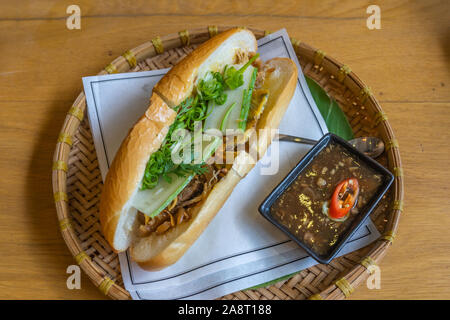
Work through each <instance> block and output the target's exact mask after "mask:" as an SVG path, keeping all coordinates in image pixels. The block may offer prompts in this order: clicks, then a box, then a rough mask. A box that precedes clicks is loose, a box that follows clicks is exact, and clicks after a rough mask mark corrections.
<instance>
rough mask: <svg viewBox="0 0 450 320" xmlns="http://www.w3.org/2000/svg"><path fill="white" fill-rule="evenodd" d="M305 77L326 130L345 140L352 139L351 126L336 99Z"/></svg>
mask: <svg viewBox="0 0 450 320" xmlns="http://www.w3.org/2000/svg"><path fill="white" fill-rule="evenodd" d="M305 78H306V83H307V84H308V87H309V90H310V91H311V95H312V96H313V98H314V101H315V102H316V105H317V108H319V111H320V114H321V115H322V117H323V119H324V120H325V123H326V124H327V128H328V131H330V132H331V133H334V134H335V135H337V136H340V137H341V138H343V139H346V140H351V139H353V131H352V127H351V126H350V124H349V123H348V120H347V117H346V116H345V114H344V112H343V111H342V110H341V108H339V106H338V104H337V103H336V101H334V100H333V99H331V98H330V97H329V96H328V94H327V93H326V92H325V91H324V90H323V89H322V88H321V87H320V86H319V85H318V84H317V83H316V82H315V81H314V80H312V79H311V78H308V77H305Z"/></svg>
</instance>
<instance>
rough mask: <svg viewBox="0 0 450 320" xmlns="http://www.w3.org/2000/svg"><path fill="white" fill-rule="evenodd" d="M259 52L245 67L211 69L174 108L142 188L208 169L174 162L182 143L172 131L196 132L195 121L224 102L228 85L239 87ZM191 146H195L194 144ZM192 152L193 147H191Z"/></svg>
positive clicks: (242, 124)
mask: <svg viewBox="0 0 450 320" xmlns="http://www.w3.org/2000/svg"><path fill="white" fill-rule="evenodd" d="M258 56H259V54H256V55H255V56H253V57H252V58H251V59H250V60H249V61H248V62H247V63H246V64H245V65H244V66H242V67H241V68H240V69H239V70H236V69H235V68H234V67H228V66H225V68H224V71H223V73H220V72H208V73H207V74H206V75H205V77H204V79H202V80H200V81H199V82H198V85H197V88H196V91H195V94H194V96H192V97H189V98H187V99H186V100H184V101H183V102H182V103H180V104H179V105H178V106H176V107H175V108H174V110H175V111H176V112H177V116H176V118H175V121H174V123H173V124H172V125H171V126H170V127H169V131H168V133H167V135H166V138H165V139H164V141H163V143H162V145H161V147H160V149H159V150H158V151H156V152H154V153H153V154H152V155H151V156H150V159H149V161H148V162H147V166H146V168H145V173H144V178H143V181H142V186H141V189H142V190H145V189H153V188H154V187H156V185H157V184H158V181H159V179H160V178H161V177H162V178H163V179H164V180H166V181H167V182H169V183H171V181H172V178H171V175H172V174H175V175H177V176H186V175H190V174H202V173H204V172H205V170H206V168H205V167H204V163H200V164H194V163H181V164H175V163H173V161H172V152H173V150H174V149H176V147H177V145H178V144H179V143H180V141H178V140H172V134H173V133H174V131H175V130H177V129H186V130H189V131H191V132H192V131H194V130H195V128H194V125H195V123H196V122H199V121H203V120H205V119H206V118H207V117H208V116H209V115H210V114H211V112H212V111H213V108H214V104H216V105H223V104H225V102H226V100H227V95H226V93H225V90H226V89H227V88H229V89H231V90H234V89H236V88H238V87H240V86H241V85H242V84H243V83H244V80H243V73H244V72H245V70H246V69H247V68H248V67H249V66H250V65H251V64H252V63H253V62H254V61H255V60H256V59H257V58H258ZM256 71H257V70H256V69H255V71H254V73H253V75H252V80H251V82H250V87H249V89H248V90H244V98H243V101H242V109H241V117H240V119H239V121H240V124H239V126H240V127H244V128H245V126H246V123H247V116H248V112H249V108H250V99H251V95H252V90H253V87H254V84H255V79H256ZM234 106H235V103H233V104H232V105H231V106H230V107H229V109H228V110H227V113H226V114H225V116H224V119H223V120H222V124H221V126H220V127H221V130H223V128H225V123H226V122H227V119H228V116H229V114H230V112H231V110H232V109H233V108H234ZM190 143H191V148H193V143H192V141H191V142H190ZM191 151H192V150H191ZM191 155H192V158H191V162H192V161H193V160H194V159H193V158H194V153H193V152H191Z"/></svg>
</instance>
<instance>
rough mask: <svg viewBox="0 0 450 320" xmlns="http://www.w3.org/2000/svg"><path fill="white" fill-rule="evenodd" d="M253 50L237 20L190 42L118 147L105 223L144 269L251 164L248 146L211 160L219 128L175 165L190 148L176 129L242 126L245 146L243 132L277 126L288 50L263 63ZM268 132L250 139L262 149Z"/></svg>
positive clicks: (179, 245) (198, 227)
mask: <svg viewBox="0 0 450 320" xmlns="http://www.w3.org/2000/svg"><path fill="white" fill-rule="evenodd" d="M256 52H257V43H256V39H255V36H254V35H253V33H252V32H251V31H249V30H247V29H240V28H237V29H230V30H227V31H225V32H223V33H221V34H218V35H216V36H215V37H213V38H211V39H210V40H208V41H206V42H205V43H203V44H202V45H200V46H199V47H197V48H196V49H195V50H194V51H193V52H191V53H190V54H189V55H188V56H186V57H185V58H184V59H183V60H181V61H180V62H179V63H178V64H177V65H175V66H174V67H173V68H172V69H171V70H170V71H169V72H168V73H167V74H166V75H165V76H164V77H163V78H162V79H161V80H160V81H159V82H158V84H157V85H156V86H155V87H154V89H153V93H152V96H151V98H150V105H149V107H148V109H147V111H146V112H145V114H144V115H143V116H142V117H141V118H140V119H139V120H138V121H137V123H136V124H135V125H134V127H133V128H132V129H131V130H130V131H129V133H128V136H127V137H126V138H125V140H124V141H123V142H122V144H121V146H120V148H119V150H118V151H117V154H116V156H115V158H114V160H113V162H112V164H111V167H110V168H109V171H108V174H107V176H106V179H105V183H104V187H103V190H102V194H101V201H100V222H101V225H102V231H103V234H104V235H105V237H106V239H107V240H108V242H109V243H110V245H111V246H112V247H113V249H114V250H115V251H117V252H121V251H124V250H126V249H128V248H130V254H131V258H132V259H133V260H134V261H136V262H137V263H138V264H139V265H140V266H141V267H143V268H144V269H147V270H158V269H161V268H164V267H166V266H169V265H171V264H173V263H174V262H176V261H177V260H178V259H179V258H180V257H181V256H182V255H183V254H184V253H185V252H186V251H187V250H188V249H189V247H190V246H191V245H192V244H193V243H194V242H195V241H196V239H197V238H198V237H199V236H200V234H201V233H202V232H203V230H205V228H206V227H207V225H208V224H209V223H210V221H211V220H212V219H213V218H214V216H215V215H216V213H217V212H218V211H219V210H220V208H221V207H222V205H223V204H224V203H225V201H226V200H227V198H228V197H229V196H230V194H231V192H232V191H233V189H234V187H235V186H236V185H237V184H238V183H239V181H240V180H241V179H242V178H243V177H245V175H246V174H247V173H248V172H249V171H250V170H251V169H252V167H253V166H254V162H253V163H252V162H251V161H247V160H249V158H250V155H249V153H248V146H247V147H246V148H247V149H245V148H244V149H242V150H240V151H239V152H236V151H235V150H234V151H233V150H231V151H230V150H228V151H230V152H234V153H236V157H235V159H234V161H233V162H232V163H229V164H227V163H225V164H221V163H220V162H219V161H214V160H217V158H218V157H219V158H220V157H222V156H223V155H224V154H226V153H227V152H228V151H226V150H224V143H225V140H226V136H220V137H219V136H217V135H215V136H211V135H210V136H209V137H208V139H205V141H203V140H201V142H202V146H203V147H204V148H203V149H202V152H200V154H199V153H198V152H197V153H195V152H192V154H194V155H195V154H196V155H197V158H196V160H200V161H196V163H194V162H189V160H191V159H192V155H190V156H191V159H188V161H183V162H181V163H179V164H177V163H175V161H174V160H173V153H174V152H175V151H174V150H178V149H180V146H183V147H184V149H183V150H186V146H188V148H190V147H191V146H190V143H191V141H192V140H191V139H190V138H189V139H178V138H173V135H174V132H175V130H178V129H180V128H181V129H183V130H185V132H186V131H187V132H194V136H195V131H196V130H195V128H194V126H195V123H200V124H201V125H202V129H201V133H204V132H206V131H208V130H215V131H218V132H222V133H225V132H226V131H228V130H229V129H233V130H235V131H236V132H242V133H243V134H242V135H241V136H240V137H241V138H240V139H239V141H240V143H241V145H242V143H244V144H245V143H249V142H248V141H249V136H250V135H248V134H246V133H247V132H250V131H251V132H260V131H264V132H271V131H270V130H269V131H268V130H260V129H276V128H278V125H279V123H280V121H281V118H282V116H283V114H284V113H285V111H286V109H287V107H288V105H289V102H290V100H291V98H292V96H293V93H294V90H295V86H296V79H297V67H296V65H295V63H294V62H293V61H292V60H290V59H287V58H274V59H271V60H269V61H266V62H263V61H261V59H260V58H259V57H258V54H257V53H256ZM197 131H198V130H197ZM272 131H273V130H272ZM202 136H203V135H202ZM205 136H207V135H205ZM211 137H212V138H211ZM272 138H273V135H272V134H270V133H265V134H260V136H258V139H257V140H256V141H258V142H257V143H256V144H253V146H252V147H254V148H256V149H257V153H258V155H259V156H262V155H263V154H264V153H265V150H266V149H267V147H268V145H269V144H270V141H271V139H272ZM186 141H187V142H186ZM261 141H262V142H261ZM219 151H221V152H219ZM177 152H178V151H177ZM184 154H185V153H180V156H181V157H182V158H183V157H184ZM186 154H188V153H187V152H186ZM199 157H200V159H198V158H199ZM183 159H184V160H186V159H185V158H183Z"/></svg>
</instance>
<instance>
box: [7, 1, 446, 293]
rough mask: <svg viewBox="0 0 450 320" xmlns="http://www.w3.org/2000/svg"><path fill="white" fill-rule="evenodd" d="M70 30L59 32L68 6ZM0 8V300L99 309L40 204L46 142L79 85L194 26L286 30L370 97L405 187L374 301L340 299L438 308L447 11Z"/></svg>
mask: <svg viewBox="0 0 450 320" xmlns="http://www.w3.org/2000/svg"><path fill="white" fill-rule="evenodd" d="M71 4H77V5H79V6H80V8H81V14H82V18H81V30H68V29H67V28H66V18H67V16H68V14H66V8H67V6H69V5H71ZM370 4H373V2H372V1H354V0H352V1H331V0H327V1H297V2H294V1H284V0H278V1H273V0H269V1H243V0H240V1H230V0H227V1H212V0H210V1H198V0H191V1H125V0H122V1H106V0H101V1H99V0H97V1H95V2H94V1H81V0H75V1H72V0H71V1H46V0H45V1H44V0H41V1H20V0H17V1H1V2H0V61H1V63H0V119H1V121H0V177H1V180H0V181H1V183H0V209H1V215H0V253H1V254H2V259H1V260H0V299H19V298H22V299H33V298H37V299H80V298H83V299H103V298H104V296H103V295H102V294H101V293H100V292H99V291H98V289H97V288H95V287H94V285H92V284H91V283H90V280H89V279H88V278H87V277H86V276H84V275H83V276H82V282H81V286H82V288H81V290H69V289H67V287H66V279H67V276H68V275H67V274H66V268H67V266H68V265H70V264H74V260H73V258H72V256H71V255H70V253H69V251H68V250H67V248H66V245H65V243H64V241H63V239H62V237H61V235H60V232H59V229H58V224H57V219H56V210H55V207H54V203H53V201H52V187H51V164H52V155H53V151H54V148H55V143H56V138H57V135H58V132H59V131H60V129H61V126H62V123H63V120H64V117H65V115H66V113H67V111H68V109H69V108H70V106H71V104H72V102H73V100H74V99H75V98H76V96H77V94H78V93H79V92H80V91H81V89H82V83H81V77H83V76H87V75H94V74H96V73H97V72H98V71H99V70H100V69H102V68H103V67H104V66H106V65H107V64H108V63H109V62H110V61H112V60H113V59H114V58H116V57H117V56H119V55H121V54H122V53H123V52H125V51H126V50H127V49H130V48H133V47H136V46H137V45H139V44H141V43H143V42H145V41H148V40H149V39H152V38H153V37H155V36H157V35H163V34H167V33H172V32H178V31H180V30H183V29H186V28H194V27H199V26H205V25H246V26H251V27H255V28H260V29H264V30H277V29H279V28H286V29H287V31H288V32H289V34H290V36H292V37H295V38H297V39H300V40H301V41H304V42H306V43H308V44H311V45H312V46H315V47H317V48H320V49H322V50H323V51H325V52H327V53H329V54H330V55H332V56H333V57H335V58H336V59H337V60H339V61H341V62H344V63H346V64H348V65H349V66H350V67H351V68H352V70H353V71H354V72H355V73H356V74H357V75H358V76H359V77H360V78H361V79H362V80H363V81H364V82H365V83H366V84H368V85H369V86H370V87H371V88H372V92H373V93H374V95H375V96H376V98H377V99H378V100H379V101H380V103H381V106H382V107H383V109H384V111H385V112H386V113H387V115H388V117H389V121H390V122H391V125H392V127H393V128H394V131H395V133H396V136H397V138H398V140H399V143H400V151H401V156H402V160H403V164H404V172H405V180H406V186H405V187H406V199H405V200H406V201H405V208H404V209H405V210H404V212H403V216H402V218H401V221H400V227H399V234H398V236H397V238H396V240H395V242H394V244H393V246H392V248H391V249H390V250H389V252H388V254H387V256H386V258H385V259H384V260H383V261H382V263H381V289H380V290H369V289H367V288H366V287H365V286H364V285H362V286H360V287H359V288H358V289H357V290H356V291H355V293H354V294H353V295H352V296H351V298H352V299H393V298H399V299H418V298H425V299H442V298H446V299H450V231H449V229H450V216H449V208H450V200H449V181H450V170H449V168H450V160H449V158H450V157H449V156H450V147H449V141H450V134H449V131H450V130H449V128H450V91H449V87H450V74H449V72H450V65H449V64H450V2H449V1H447V0H443V1H401V0H395V1H377V4H378V5H379V6H380V8H381V27H382V28H381V30H369V29H368V28H367V27H366V19H367V17H368V14H367V13H366V8H367V7H368V6H369V5H370Z"/></svg>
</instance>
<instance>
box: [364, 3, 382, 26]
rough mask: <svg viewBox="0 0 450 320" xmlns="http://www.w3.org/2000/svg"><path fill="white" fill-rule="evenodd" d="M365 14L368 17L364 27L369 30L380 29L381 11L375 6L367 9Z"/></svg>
mask: <svg viewBox="0 0 450 320" xmlns="http://www.w3.org/2000/svg"><path fill="white" fill-rule="evenodd" d="M366 13H367V14H370V16H369V17H368V18H367V20H366V25H367V28H368V29H369V30H374V29H378V30H379V29H381V9H380V7H379V6H377V5H376V4H372V5H370V6H368V7H367V9H366Z"/></svg>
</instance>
